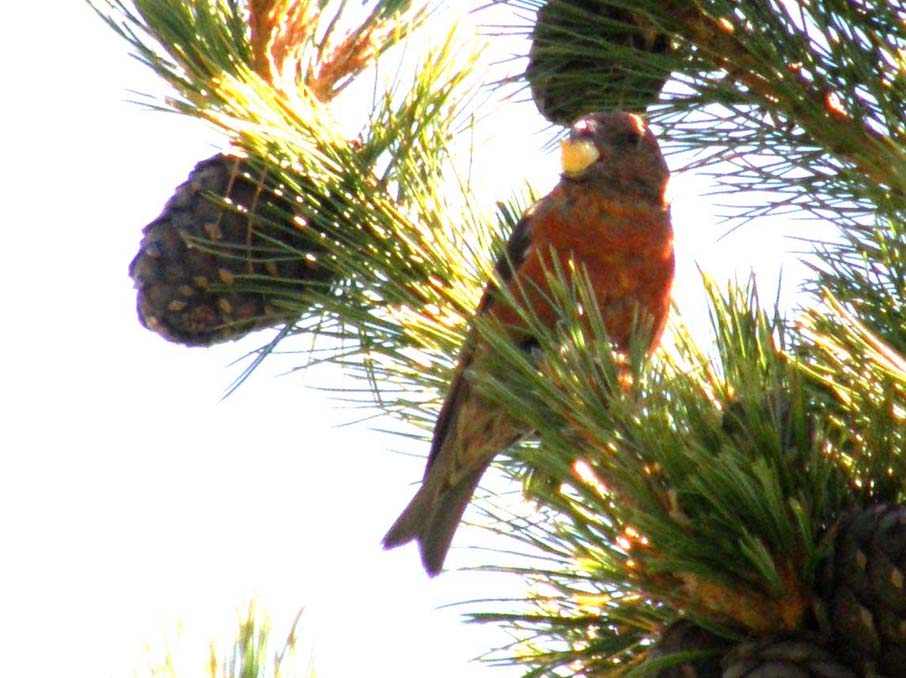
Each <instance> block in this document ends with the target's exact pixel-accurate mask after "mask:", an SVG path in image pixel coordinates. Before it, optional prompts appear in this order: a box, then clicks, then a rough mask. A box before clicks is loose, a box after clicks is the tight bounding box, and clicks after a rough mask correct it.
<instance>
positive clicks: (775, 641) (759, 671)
mask: <svg viewBox="0 0 906 678" xmlns="http://www.w3.org/2000/svg"><path fill="white" fill-rule="evenodd" d="M721 678H859V675H858V674H856V673H855V672H853V670H852V669H851V668H849V667H848V666H847V665H846V664H844V663H843V662H841V661H840V660H839V659H837V658H836V657H835V656H833V655H832V654H831V653H830V652H828V650H827V649H826V648H825V647H823V646H822V645H821V644H820V643H819V642H818V641H817V639H815V638H812V637H811V636H809V635H807V634H800V635H797V636H783V637H769V638H759V639H758V640H751V641H746V642H743V643H740V644H739V645H737V646H736V647H734V648H733V649H732V650H731V651H730V652H729V653H728V654H727V655H726V656H725V657H724V660H723V673H721Z"/></svg>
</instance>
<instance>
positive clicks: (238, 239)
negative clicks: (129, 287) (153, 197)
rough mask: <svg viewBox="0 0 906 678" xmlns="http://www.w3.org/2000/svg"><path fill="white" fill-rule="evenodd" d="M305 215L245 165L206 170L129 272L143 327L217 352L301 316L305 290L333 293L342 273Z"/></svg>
mask: <svg viewBox="0 0 906 678" xmlns="http://www.w3.org/2000/svg"><path fill="white" fill-rule="evenodd" d="M225 201H228V202H229V203H231V206H230V205H225V204H224V202H225ZM295 207H296V205H295V204H294V202H293V201H292V200H291V199H290V198H289V197H287V196H284V195H280V194H277V193H275V192H274V191H273V189H271V188H268V187H267V186H266V185H265V183H264V182H263V181H261V180H260V178H259V177H258V176H257V175H256V174H255V173H254V170H252V168H251V167H250V165H249V163H248V161H246V160H244V159H241V158H238V157H234V156H229V155H225V154H218V155H215V156H213V157H210V158H208V159H206V160H202V161H201V162H199V163H198V164H197V165H196V166H195V169H194V170H192V172H191V174H189V177H188V179H187V180H186V181H185V183H183V184H182V185H180V186H179V187H178V188H177V189H176V192H175V193H174V194H173V196H172V197H171V198H170V200H169V201H168V202H167V204H166V206H165V207H164V209H163V212H162V213H161V215H160V216H159V217H158V218H157V219H155V220H154V221H152V222H151V223H150V224H148V225H147V226H146V227H145V228H144V231H143V236H144V237H143V238H142V242H141V246H140V248H139V252H138V254H137V255H136V256H135V258H134V259H133V260H132V263H131V264H130V266H129V274H130V275H131V276H132V279H133V280H134V281H135V286H136V288H137V289H138V304H137V305H138V315H139V320H140V321H141V322H142V324H143V325H144V326H145V327H147V328H148V329H151V330H153V331H155V332H157V333H158V334H160V335H161V336H162V337H164V338H165V339H168V340H170V341H174V342H178V343H181V344H185V345H188V346H209V345H211V344H215V343H218V342H222V341H228V340H232V339H238V338H240V337H243V336H245V335H246V334H248V333H250V332H252V331H254V330H257V329H261V328H264V327H270V326H274V325H277V324H279V323H282V322H286V321H288V320H292V319H293V318H295V317H298V316H299V314H300V313H301V311H302V310H303V309H301V308H299V305H298V304H299V302H298V292H299V288H300V286H306V285H326V284H328V283H329V281H330V280H331V279H332V278H333V272H332V271H331V269H330V268H329V267H328V266H326V265H325V263H324V261H323V260H324V257H325V254H324V247H323V245H320V244H319V242H318V238H317V236H316V235H315V234H313V232H311V231H310V230H309V229H308V227H307V226H304V224H305V222H304V220H297V219H295V218H294V217H295V216H296V212H297V210H296V209H295ZM293 291H295V292H296V294H295V295H293V294H292V293H293Z"/></svg>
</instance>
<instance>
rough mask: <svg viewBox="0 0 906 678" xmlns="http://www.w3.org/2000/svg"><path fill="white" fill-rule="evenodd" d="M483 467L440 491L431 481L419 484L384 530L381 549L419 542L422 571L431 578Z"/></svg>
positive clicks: (436, 572) (436, 570) (437, 569)
mask: <svg viewBox="0 0 906 678" xmlns="http://www.w3.org/2000/svg"><path fill="white" fill-rule="evenodd" d="M484 470H485V469H484V468H480V469H477V470H476V471H475V472H474V473H471V474H469V475H468V476H467V477H464V478H462V479H461V480H460V481H459V482H457V483H456V485H454V486H453V487H448V488H444V490H442V491H441V492H438V491H437V489H436V488H433V487H431V484H430V483H426V484H425V485H422V487H421V488H420V489H419V491H418V492H416V494H415V496H414V497H413V498H412V501H410V502H409V505H408V506H407V507H406V508H405V510H404V511H403V512H402V513H401V514H400V517H399V518H397V519H396V522H395V523H394V524H393V527H391V528H390V530H389V531H388V532H387V534H386V536H385V537H384V542H383V543H384V548H385V549H391V548H394V547H396V546H401V545H403V544H406V543H408V542H410V541H413V540H414V541H416V542H418V548H419V551H420V552H421V557H422V564H423V565H424V566H425V571H426V572H427V573H428V574H429V575H431V576H432V577H433V576H435V575H437V574H439V573H440V571H441V569H443V565H444V560H445V559H446V557H447V551H449V550H450V544H451V542H452V541H453V535H454V533H455V532H456V528H457V527H458V526H459V523H460V521H461V520H462V514H463V513H464V512H465V510H466V506H468V505H469V500H470V499H471V498H472V493H473V492H474V491H475V488H476V487H477V486H478V481H479V480H480V479H481V475H482V473H484Z"/></svg>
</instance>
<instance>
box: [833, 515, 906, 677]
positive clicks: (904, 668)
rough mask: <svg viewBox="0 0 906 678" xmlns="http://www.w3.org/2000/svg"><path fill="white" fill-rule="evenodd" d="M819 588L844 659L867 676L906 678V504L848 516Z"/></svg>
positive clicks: (837, 538)
mask: <svg viewBox="0 0 906 678" xmlns="http://www.w3.org/2000/svg"><path fill="white" fill-rule="evenodd" d="M816 590H817V601H816V609H817V611H818V618H819V623H820V624H822V625H823V626H825V627H828V630H829V631H830V633H831V634H832V636H833V638H834V641H835V643H836V647H837V648H838V649H837V650H836V651H837V653H838V654H840V656H841V657H845V658H846V659H847V660H849V662H850V663H851V664H852V665H853V666H856V667H857V668H859V669H860V671H862V672H864V673H865V674H866V675H882V676H890V677H893V676H906V505H893V506H891V505H887V504H877V505H874V506H870V507H868V508H865V509H861V508H859V509H853V510H851V511H849V512H848V513H847V514H846V515H844V516H843V518H842V519H841V520H840V522H839V524H838V526H837V533H836V536H835V538H834V544H833V550H832V552H831V553H830V554H829V555H828V556H827V557H826V558H825V559H824V560H823V561H822V563H821V566H820V567H819V571H818V578H817V582H816Z"/></svg>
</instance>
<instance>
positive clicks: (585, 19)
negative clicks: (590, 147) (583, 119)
mask: <svg viewBox="0 0 906 678" xmlns="http://www.w3.org/2000/svg"><path fill="white" fill-rule="evenodd" d="M627 50H632V51H634V52H645V53H648V54H667V53H668V52H669V51H670V50H671V47H670V41H669V40H668V38H667V36H666V35H664V34H662V33H658V32H657V30H656V28H655V27H654V26H653V25H652V24H651V23H650V22H648V21H647V20H646V19H645V17H644V16H642V15H640V14H636V13H633V12H632V11H630V10H627V9H624V8H622V7H617V6H615V5H614V4H612V3H610V2H607V1H606V0H550V1H549V2H547V3H546V4H545V5H544V6H543V7H541V9H539V10H538V15H537V19H536V22H535V27H534V30H533V31H532V47H531V51H530V53H529V63H528V68H527V69H526V78H527V79H528V82H529V87H530V88H531V91H532V97H533V98H534V100H535V104H536V105H537V106H538V110H539V111H540V112H541V114H542V115H543V116H544V117H545V118H547V119H548V120H550V121H551V122H553V123H556V124H559V125H568V124H570V123H571V122H572V121H573V120H575V119H576V118H578V117H579V116H581V115H584V114H586V113H590V112H592V111H613V110H626V111H641V110H644V109H645V108H646V107H648V106H649V105H650V104H651V103H653V102H654V101H656V100H657V98H658V94H659V93H660V91H661V88H662V87H663V86H664V83H665V82H666V81H667V78H668V77H670V72H669V71H668V70H665V68H664V66H663V65H662V64H658V63H657V61H656V60H652V61H651V63H648V64H645V65H644V66H640V65H639V64H638V63H635V64H633V66H632V67H630V66H629V65H628V64H626V63H625V57H622V58H621V52H623V53H625V52H626V51H627ZM608 55H610V57H609V58H608Z"/></svg>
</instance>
